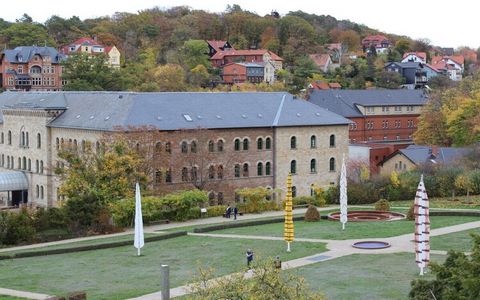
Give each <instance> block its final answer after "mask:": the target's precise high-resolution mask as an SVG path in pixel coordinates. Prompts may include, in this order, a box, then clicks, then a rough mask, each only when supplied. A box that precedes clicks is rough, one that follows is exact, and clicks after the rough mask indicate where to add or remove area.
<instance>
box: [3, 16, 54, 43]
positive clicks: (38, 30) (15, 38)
mask: <svg viewBox="0 0 480 300" xmlns="http://www.w3.org/2000/svg"><path fill="white" fill-rule="evenodd" d="M0 36H3V39H4V41H5V43H6V44H7V45H8V47H11V48H15V47H18V46H34V45H37V46H55V41H54V40H53V39H52V38H51V37H50V36H49V35H48V32H47V30H46V28H45V27H44V26H43V25H41V24H38V23H33V22H17V23H14V24H12V25H11V26H9V27H8V28H6V29H4V30H2V31H1V32H0Z"/></svg>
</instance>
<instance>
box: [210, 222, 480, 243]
mask: <svg viewBox="0 0 480 300" xmlns="http://www.w3.org/2000/svg"><path fill="white" fill-rule="evenodd" d="M479 219H480V218H478V217H443V216H442V217H431V218H430V220H431V223H432V225H431V228H432V229H435V228H440V227H445V226H451V225H456V224H461V223H467V222H473V221H478V220H479ZM294 226H295V237H297V238H316V239H329V240H346V239H362V238H381V237H392V236H397V235H402V234H407V233H413V230H414V228H415V225H414V221H407V220H401V221H390V222H348V223H347V224H346V229H345V230H344V231H342V226H341V224H340V222H335V221H330V220H320V221H319V222H304V221H296V222H294ZM211 233H226V234H241V235H260V236H276V237H281V236H283V223H276V224H266V225H259V226H249V227H241V228H230V229H224V230H218V231H213V232H211Z"/></svg>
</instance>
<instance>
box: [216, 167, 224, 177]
mask: <svg viewBox="0 0 480 300" xmlns="http://www.w3.org/2000/svg"><path fill="white" fill-rule="evenodd" d="M217 178H218V179H223V166H222V165H219V166H218V168H217Z"/></svg>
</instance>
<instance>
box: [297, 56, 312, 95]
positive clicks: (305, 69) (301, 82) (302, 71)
mask: <svg viewBox="0 0 480 300" xmlns="http://www.w3.org/2000/svg"><path fill="white" fill-rule="evenodd" d="M296 65H297V66H296V67H295V69H294V71H293V85H294V89H296V90H297V91H299V90H301V89H303V88H305V85H306V83H307V81H308V80H309V78H312V77H313V75H314V74H315V73H318V69H317V66H316V65H315V63H314V62H313V60H312V59H310V57H308V56H302V57H300V58H298V59H297V61H296Z"/></svg>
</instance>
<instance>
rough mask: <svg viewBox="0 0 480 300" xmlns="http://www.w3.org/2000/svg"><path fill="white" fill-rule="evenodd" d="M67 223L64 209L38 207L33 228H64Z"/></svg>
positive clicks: (38, 229)
mask: <svg viewBox="0 0 480 300" xmlns="http://www.w3.org/2000/svg"><path fill="white" fill-rule="evenodd" d="M67 224H68V221H67V215H66V211H65V209H62V208H55V207H52V208H49V209H44V208H38V209H37V211H36V212H35V228H36V229H37V231H43V230H48V229H54V228H65V227H66V226H67Z"/></svg>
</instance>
